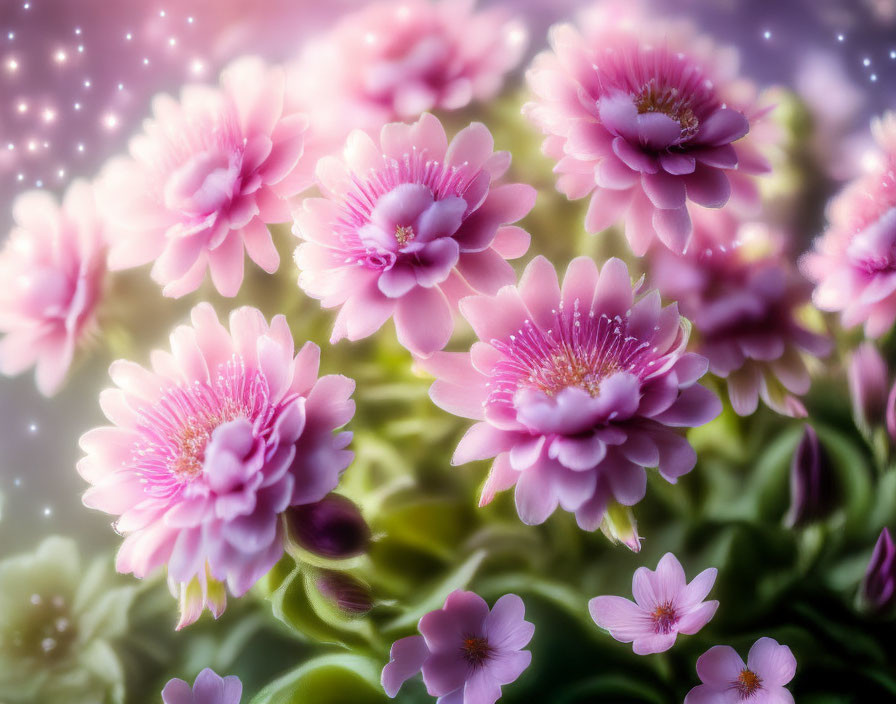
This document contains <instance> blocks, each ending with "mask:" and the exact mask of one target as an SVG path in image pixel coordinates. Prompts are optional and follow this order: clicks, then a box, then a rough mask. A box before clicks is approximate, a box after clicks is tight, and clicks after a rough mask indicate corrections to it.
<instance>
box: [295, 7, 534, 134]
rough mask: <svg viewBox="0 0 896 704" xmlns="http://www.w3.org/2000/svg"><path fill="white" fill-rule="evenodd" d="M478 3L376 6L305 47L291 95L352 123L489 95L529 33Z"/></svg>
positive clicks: (368, 123) (364, 124) (371, 124)
mask: <svg viewBox="0 0 896 704" xmlns="http://www.w3.org/2000/svg"><path fill="white" fill-rule="evenodd" d="M475 4H476V3H475V0H442V1H441V2H431V1H430V0H386V1H385V2H375V3H371V4H369V5H368V6H367V7H364V8H363V9H360V10H359V11H357V12H355V13H352V14H350V15H347V16H346V17H344V18H343V19H342V20H341V21H340V22H339V23H338V24H337V25H336V26H335V27H334V28H333V30H331V31H330V32H328V33H326V34H324V35H323V36H321V37H320V38H319V39H317V40H313V41H311V42H310V43H309V44H308V45H307V46H306V47H305V49H304V50H303V52H302V54H301V55H300V56H299V58H298V60H297V61H296V62H295V63H294V65H293V66H292V67H291V71H290V74H291V80H290V94H291V95H292V96H294V97H295V99H296V100H297V101H299V102H300V103H304V102H305V101H307V100H308V99H310V100H312V101H313V103H314V109H315V110H314V111H316V110H317V109H318V108H321V109H322V110H323V111H324V112H325V113H330V114H332V115H333V116H334V117H335V118H336V119H337V120H338V121H339V122H342V123H347V121H348V120H349V119H350V120H351V121H352V124H351V125H350V126H351V127H353V128H354V127H357V128H378V127H379V126H380V125H382V124H384V123H386V122H389V121H391V120H395V119H410V118H416V117H417V116H419V115H420V114H421V113H423V112H426V111H430V110H457V109H459V108H463V107H465V106H466V105H468V104H469V103H470V102H471V101H472V100H488V99H490V98H492V97H494V96H495V95H496V94H497V93H498V91H499V90H500V89H501V86H502V84H503V82H504V77H505V74H506V73H507V72H508V71H510V70H511V69H513V68H514V67H515V66H516V65H517V64H518V63H519V60H520V58H521V57H522V54H523V51H524V50H525V48H526V43H527V37H526V31H525V28H524V26H523V25H522V24H521V23H520V22H519V21H517V20H512V19H510V18H509V17H508V16H507V13H506V11H505V10H504V9H501V8H492V9H489V10H484V11H481V12H475V11H474V6H475ZM323 67H326V70H322V69H323ZM305 96H307V97H305ZM314 111H312V110H309V112H312V113H313V112H314ZM346 133H347V132H346Z"/></svg>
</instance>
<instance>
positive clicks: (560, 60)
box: [523, 0, 768, 256]
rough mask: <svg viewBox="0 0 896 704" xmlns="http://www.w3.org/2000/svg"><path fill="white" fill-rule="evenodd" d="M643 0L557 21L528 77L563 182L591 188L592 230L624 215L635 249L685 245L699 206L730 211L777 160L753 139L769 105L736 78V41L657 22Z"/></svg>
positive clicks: (582, 191)
mask: <svg viewBox="0 0 896 704" xmlns="http://www.w3.org/2000/svg"><path fill="white" fill-rule="evenodd" d="M641 5H642V4H641V3H638V2H631V1H628V0H627V1H626V2H608V3H602V4H601V5H600V7H599V8H596V9H595V10H593V11H592V12H591V13H590V14H588V15H585V16H583V19H582V23H581V27H580V28H579V29H577V28H575V27H573V26H571V25H565V24H564V25H559V26H556V27H554V28H553V29H552V30H551V34H550V38H551V45H552V49H553V51H547V52H544V53H542V54H540V55H539V56H537V57H536V58H535V61H534V62H533V64H532V68H531V69H530V70H529V72H528V74H527V78H528V81H529V85H530V87H531V89H532V91H533V92H534V93H535V101H534V102H530V103H528V104H526V105H525V106H524V108H523V110H524V112H525V113H526V114H527V115H528V117H529V118H530V119H531V120H532V121H533V122H535V124H536V125H537V126H538V127H539V128H540V129H541V130H542V131H543V132H544V133H545V134H546V135H547V137H546V139H545V142H544V152H545V153H546V154H547V155H548V156H549V157H551V158H553V159H555V160H556V161H557V166H556V167H555V169H554V170H555V172H556V173H558V174H559V178H558V182H557V187H558V188H559V190H561V191H562V192H563V193H565V194H566V195H567V197H569V198H583V197H585V196H587V195H589V194H591V203H590V206H589V209H588V213H587V215H586V216H585V227H586V229H587V230H588V231H589V232H599V231H600V230H603V229H604V228H606V227H609V226H610V225H612V224H614V223H615V222H616V221H617V220H618V219H620V218H622V217H624V219H625V232H626V237H627V238H628V241H629V244H630V245H631V247H632V250H633V251H634V253H635V254H637V255H638V256H641V255H643V254H644V252H645V251H646V250H647V247H648V246H649V244H650V243H651V242H652V241H653V240H654V239H655V238H657V237H658V238H659V240H660V241H661V242H662V243H663V244H665V245H666V246H667V247H669V248H670V249H672V250H674V251H676V252H682V251H684V249H685V248H686V246H687V244H688V240H689V237H690V234H691V220H690V216H689V204H696V205H699V206H704V207H707V208H721V207H722V206H724V205H725V204H726V203H727V202H728V199H729V196H730V195H731V194H732V191H734V192H735V193H737V194H738V195H740V196H743V198H744V199H747V198H750V199H752V198H753V197H754V196H755V187H754V186H753V185H752V184H751V183H750V182H749V180H748V179H744V178H743V175H744V174H754V173H756V172H759V171H763V170H765V169H767V168H768V167H767V164H766V163H765V160H764V159H763V158H762V157H761V155H760V154H759V153H758V151H757V149H756V147H755V145H753V144H751V142H750V141H749V140H744V139H742V138H743V137H744V136H745V135H746V134H747V133H748V132H749V131H750V129H751V126H752V123H753V122H754V121H755V120H757V119H759V118H760V117H761V116H762V114H763V111H761V110H758V109H757V108H756V105H755V104H756V96H755V90H754V89H752V88H751V87H749V86H747V85H745V84H744V82H743V81H742V80H740V79H738V78H737V60H736V56H735V55H733V54H732V52H731V50H722V49H717V48H716V47H715V46H713V45H712V44H711V43H710V42H709V41H708V40H706V39H705V38H703V37H699V36H696V35H695V33H694V31H693V29H692V28H691V27H690V26H685V25H682V24H675V23H672V24H662V23H660V24H657V23H656V22H655V18H654V17H650V18H649V19H648V18H646V17H645V16H644V15H645V10H644V9H643V8H642V7H641Z"/></svg>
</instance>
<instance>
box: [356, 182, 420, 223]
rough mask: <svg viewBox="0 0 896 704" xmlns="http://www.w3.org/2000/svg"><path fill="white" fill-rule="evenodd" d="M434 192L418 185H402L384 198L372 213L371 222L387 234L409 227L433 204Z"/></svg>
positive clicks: (378, 202)
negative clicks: (402, 227)
mask: <svg viewBox="0 0 896 704" xmlns="http://www.w3.org/2000/svg"><path fill="white" fill-rule="evenodd" d="M432 202H433V199H432V191H430V190H429V188H428V187H426V186H424V185H422V184H418V183H402V184H399V185H398V186H396V187H395V188H393V189H392V190H391V191H389V192H388V193H387V194H385V195H384V196H382V197H381V198H380V199H379V200H378V201H377V203H376V207H375V208H374V209H373V212H372V213H371V215H370V217H371V221H372V222H373V223H374V224H376V225H377V226H378V227H380V228H381V229H382V230H384V231H385V232H394V231H395V228H396V227H398V226H407V225H410V224H412V223H414V222H415V221H416V220H417V218H418V217H419V216H420V215H421V214H422V213H423V212H424V211H425V210H426V209H427V208H428V207H430V205H431V204H432Z"/></svg>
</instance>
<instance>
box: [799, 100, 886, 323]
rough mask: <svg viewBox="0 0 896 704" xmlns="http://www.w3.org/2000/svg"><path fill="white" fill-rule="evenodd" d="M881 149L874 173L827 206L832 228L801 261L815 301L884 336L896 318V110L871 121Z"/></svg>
mask: <svg viewBox="0 0 896 704" xmlns="http://www.w3.org/2000/svg"><path fill="white" fill-rule="evenodd" d="M871 130H872V133H873V135H874V139H875V141H876V142H877V146H878V148H879V150H880V151H879V153H878V155H877V163H876V164H875V165H874V166H873V168H871V169H870V171H869V172H868V173H866V174H864V175H862V176H860V177H858V178H857V179H856V180H854V181H853V182H852V183H850V184H849V185H848V186H847V187H846V188H845V189H844V190H843V191H842V192H841V193H840V194H839V195H837V196H836V197H835V198H834V199H833V200H832V201H831V202H830V204H829V206H828V221H829V225H828V229H827V230H826V231H825V233H824V234H823V235H822V236H821V237H820V238H818V240H816V242H815V249H814V251H812V252H810V253H808V254H806V255H805V256H804V258H803V260H802V266H803V270H804V271H805V272H806V275H807V276H808V277H809V278H810V279H811V280H812V281H814V282H815V283H816V288H815V294H814V296H813V300H814V302H815V305H817V306H818V307H819V308H821V309H822V310H828V311H840V312H841V320H842V322H843V325H845V326H847V327H851V326H854V325H858V324H860V323H863V324H864V325H865V333H866V334H867V335H869V336H870V337H880V336H881V335H883V334H884V333H886V332H887V331H888V330H889V329H890V328H891V327H892V325H893V322H894V320H896V112H888V113H887V114H885V115H884V116H883V117H882V118H880V119H877V120H875V121H874V122H873V123H872V125H871Z"/></svg>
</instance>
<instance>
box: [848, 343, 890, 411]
mask: <svg viewBox="0 0 896 704" xmlns="http://www.w3.org/2000/svg"><path fill="white" fill-rule="evenodd" d="M846 378H847V381H848V382H849V396H850V399H851V400H852V412H853V417H854V418H855V420H856V423H857V424H858V425H859V426H860V427H864V428H870V427H874V426H877V425H880V423H881V422H882V421H883V420H884V418H885V414H886V411H887V393H888V388H889V384H890V381H889V372H888V371H887V363H886V362H885V361H884V358H883V357H882V356H881V354H880V352H879V351H878V349H877V347H876V346H875V345H874V343H873V342H868V341H865V342H863V343H861V344H860V345H859V346H858V347H856V349H855V350H854V351H853V352H852V354H851V355H850V357H849V362H848V366H847V369H846Z"/></svg>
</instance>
